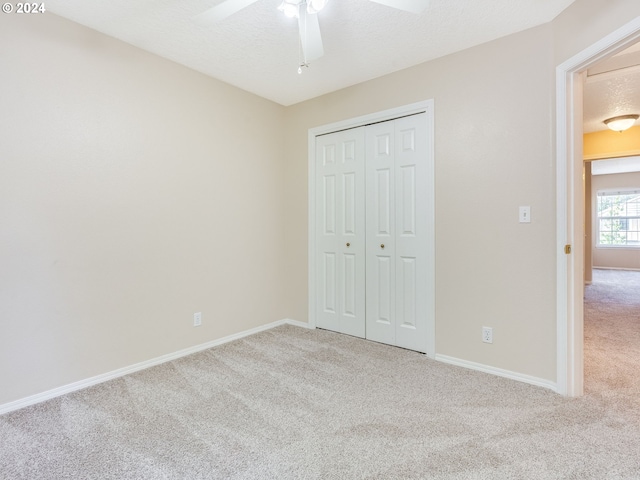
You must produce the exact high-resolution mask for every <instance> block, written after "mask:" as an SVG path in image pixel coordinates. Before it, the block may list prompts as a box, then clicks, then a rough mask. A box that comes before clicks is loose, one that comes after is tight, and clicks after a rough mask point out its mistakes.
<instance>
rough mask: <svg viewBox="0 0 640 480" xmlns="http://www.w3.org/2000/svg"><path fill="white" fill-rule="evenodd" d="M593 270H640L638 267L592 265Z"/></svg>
mask: <svg viewBox="0 0 640 480" xmlns="http://www.w3.org/2000/svg"><path fill="white" fill-rule="evenodd" d="M593 269H594V270H622V271H626V272H640V268H623V267H597V266H595V265H594V266H593Z"/></svg>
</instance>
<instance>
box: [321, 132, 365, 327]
mask: <svg viewBox="0 0 640 480" xmlns="http://www.w3.org/2000/svg"><path fill="white" fill-rule="evenodd" d="M364 132H365V128H364V127H360V128H354V129H349V130H344V131H342V132H337V133H334V134H331V135H323V136H320V137H318V138H317V140H316V198H317V202H316V204H317V206H318V208H317V211H316V214H315V219H316V232H317V255H316V258H317V262H318V263H317V272H318V282H317V285H316V286H317V291H316V295H317V301H318V310H317V326H318V327H321V328H326V329H329V330H333V331H336V332H340V333H346V334H349V335H354V336H356V337H364V336H365V325H364V315H365V304H364V303H365V301H364V295H365V291H364V281H365V274H364V272H365V258H364V249H365V230H364V221H365V219H364V215H365V210H364V185H365V180H364Z"/></svg>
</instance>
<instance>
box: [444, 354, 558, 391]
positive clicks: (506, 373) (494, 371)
mask: <svg viewBox="0 0 640 480" xmlns="http://www.w3.org/2000/svg"><path fill="white" fill-rule="evenodd" d="M436 360H437V361H439V362H442V363H448V364H449V365H455V366H456V367H463V368H468V369H470V370H476V371H478V372H484V373H489V374H491V375H496V376H498V377H504V378H508V379H510V380H516V381H518V382H523V383H528V384H530V385H535V386H536V387H543V388H548V389H549V390H553V391H554V392H557V391H558V386H557V384H556V383H555V382H552V381H551V380H545V379H544V378H538V377H533V376H531V375H525V374H524V373H518V372H512V371H510V370H504V369H502V368H497V367H491V366H489V365H483V364H482V363H476V362H470V361H468V360H462V359H460V358H455V357H449V356H448V355H440V354H437V355H436Z"/></svg>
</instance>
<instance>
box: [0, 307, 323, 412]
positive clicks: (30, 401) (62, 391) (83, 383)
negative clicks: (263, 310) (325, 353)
mask: <svg viewBox="0 0 640 480" xmlns="http://www.w3.org/2000/svg"><path fill="white" fill-rule="evenodd" d="M281 325H294V326H296V327H302V328H311V327H310V326H309V324H308V323H304V322H299V321H297V320H291V319H288V318H285V319H282V320H277V321H275V322H271V323H267V324H266V325H261V326H259V327H255V328H251V329H249V330H244V331H242V332H239V333H234V334H233V335H228V336H226V337H222V338H219V339H217V340H212V341H210V342H206V343H202V344H200V345H195V346H193V347H189V348H185V349H182V350H178V351H177V352H173V353H168V354H166V355H162V356H160V357H156V358H152V359H150V360H146V361H144V362H140V363H136V364H134V365H129V366H128V367H123V368H119V369H117V370H113V371H111V372H107V373H103V374H100V375H96V376H95V377H90V378H86V379H84V380H80V381H78V382H74V383H70V384H68V385H63V386H62V387H58V388H54V389H52V390H47V391H46V392H42V393H37V394H35V395H31V396H29V397H25V398H21V399H19V400H15V401H13V402H9V403H5V404H2V405H0V415H3V414H5V413H9V412H12V411H14V410H19V409H21V408H24V407H28V406H30V405H35V404H36V403H41V402H45V401H47V400H51V399H52V398H56V397H60V396H62V395H66V394H67V393H72V392H76V391H78V390H82V389H84V388H88V387H91V386H93V385H97V384H99V383H103V382H107V381H109V380H113V379H115V378H119V377H123V376H125V375H129V374H130V373H135V372H139V371H140V370H145V369H147V368H150V367H155V366H156V365H161V364H163V363H167V362H171V361H173V360H177V359H179V358H182V357H186V356H187V355H191V354H194V353H198V352H201V351H203V350H208V349H209V348H213V347H217V346H218V345H222V344H225V343H229V342H233V341H234V340H239V339H241V338H244V337H248V336H249V335H254V334H256V333H259V332H263V331H265V330H270V329H272V328H275V327H279V326H281Z"/></svg>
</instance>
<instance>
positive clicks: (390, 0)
mask: <svg viewBox="0 0 640 480" xmlns="http://www.w3.org/2000/svg"><path fill="white" fill-rule="evenodd" d="M371 1H372V2H376V3H379V4H381V5H386V6H387V7H392V8H397V9H398V10H404V11H405V12H411V13H422V12H424V11H425V9H426V8H427V7H428V6H429V0H371Z"/></svg>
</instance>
